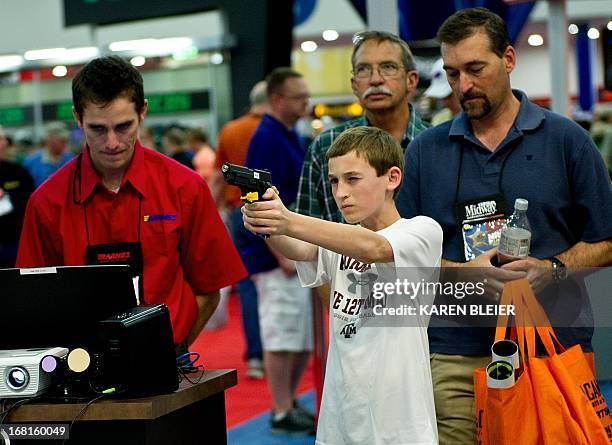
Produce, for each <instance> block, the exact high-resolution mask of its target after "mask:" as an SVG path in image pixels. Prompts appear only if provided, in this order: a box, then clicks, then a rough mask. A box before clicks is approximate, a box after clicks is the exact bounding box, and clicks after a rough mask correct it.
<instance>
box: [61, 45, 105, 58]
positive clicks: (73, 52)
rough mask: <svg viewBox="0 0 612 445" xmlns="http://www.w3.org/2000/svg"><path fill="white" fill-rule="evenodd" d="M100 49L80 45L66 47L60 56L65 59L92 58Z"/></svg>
mask: <svg viewBox="0 0 612 445" xmlns="http://www.w3.org/2000/svg"><path fill="white" fill-rule="evenodd" d="M99 53H100V51H99V50H98V48H96V47H95V46H82V47H80V48H68V49H67V50H66V51H64V54H63V55H62V58H66V59H75V60H76V59H81V60H82V59H92V58H94V57H96V56H97V55H98V54H99Z"/></svg>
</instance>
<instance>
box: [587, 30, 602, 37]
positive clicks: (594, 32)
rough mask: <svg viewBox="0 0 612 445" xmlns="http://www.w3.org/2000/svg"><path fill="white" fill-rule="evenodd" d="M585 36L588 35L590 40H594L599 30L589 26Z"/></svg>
mask: <svg viewBox="0 0 612 445" xmlns="http://www.w3.org/2000/svg"><path fill="white" fill-rule="evenodd" d="M587 36H588V37H589V39H591V40H595V39H598V38H599V30H598V29H597V28H590V29H589V30H588V31H587Z"/></svg>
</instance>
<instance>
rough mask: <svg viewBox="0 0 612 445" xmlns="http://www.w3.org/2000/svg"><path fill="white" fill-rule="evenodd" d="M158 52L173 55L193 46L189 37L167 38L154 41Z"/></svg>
mask: <svg viewBox="0 0 612 445" xmlns="http://www.w3.org/2000/svg"><path fill="white" fill-rule="evenodd" d="M155 44H156V46H157V47H158V50H159V51H160V52H167V53H173V52H175V51H180V50H182V49H185V48H189V47H190V46H192V45H193V40H192V39H190V38H189V37H169V38H167V39H156V42H155Z"/></svg>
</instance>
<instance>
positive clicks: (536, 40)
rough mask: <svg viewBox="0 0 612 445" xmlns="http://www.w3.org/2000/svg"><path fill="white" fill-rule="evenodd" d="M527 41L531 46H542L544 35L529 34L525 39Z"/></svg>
mask: <svg viewBox="0 0 612 445" xmlns="http://www.w3.org/2000/svg"><path fill="white" fill-rule="evenodd" d="M527 43H529V44H530V45H531V46H542V45H544V37H542V36H541V35H540V34H531V35H530V36H529V38H528V39H527Z"/></svg>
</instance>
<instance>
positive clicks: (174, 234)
mask: <svg viewBox="0 0 612 445" xmlns="http://www.w3.org/2000/svg"><path fill="white" fill-rule="evenodd" d="M88 153H89V151H88V148H87V147H86V148H85V150H84V155H83V156H82V157H79V158H77V159H74V160H72V161H71V162H70V163H68V164H67V165H66V166H65V167H64V168H62V169H61V170H60V171H58V172H57V173H56V174H55V175H54V176H52V177H51V178H50V179H49V180H48V181H47V182H45V183H44V184H43V185H42V186H41V187H39V188H38V189H37V190H36V191H35V192H34V193H33V194H32V196H31V198H30V200H29V202H28V206H27V210H26V216H25V221H24V225H23V230H22V233H21V241H20V244H19V252H18V255H17V267H41V266H61V265H82V264H86V257H85V249H86V247H87V234H86V229H85V217H84V213H83V211H84V206H83V205H82V204H78V202H82V201H84V202H85V204H86V206H85V208H86V211H87V220H88V225H89V243H90V244H91V245H94V244H104V243H114V242H136V241H138V225H139V223H140V226H141V228H140V230H141V234H140V241H141V242H142V250H143V258H144V272H143V279H144V301H145V302H146V303H148V304H154V303H165V304H166V305H168V308H169V309H170V315H171V319H172V327H173V331H174V342H175V343H180V342H181V341H183V340H184V339H185V338H187V335H188V334H189V331H190V329H191V327H192V326H193V323H194V322H195V320H196V317H197V304H196V300H195V297H194V294H195V295H200V294H204V293H208V292H214V291H216V290H218V289H221V288H222V287H225V286H227V285H230V284H232V283H235V282H236V281H239V280H240V279H242V278H243V277H245V276H246V271H245V270H244V266H243V265H242V262H241V261H240V257H239V256H238V253H237V252H236V249H235V248H234V245H233V244H232V241H231V240H230V238H229V235H228V233H227V230H226V229H225V226H224V225H223V222H222V221H221V218H220V217H219V213H218V212H217V209H216V206H215V202H214V200H213V199H212V196H211V194H210V191H209V189H208V186H207V185H206V183H205V182H204V180H202V178H201V177H200V176H199V175H198V174H197V173H195V172H194V171H192V170H189V169H187V168H186V167H184V166H182V165H180V164H179V163H177V162H175V161H173V160H171V159H170V158H168V157H166V156H164V155H162V154H159V153H157V152H155V151H153V150H150V149H148V148H144V147H142V146H141V145H140V142H136V146H135V150H134V156H133V157H132V161H131V163H130V165H129V166H128V169H127V170H126V172H125V174H124V176H123V179H122V182H121V187H120V189H119V191H118V193H113V192H111V191H109V190H108V189H106V187H104V186H103V185H102V182H101V179H100V177H99V176H98V174H97V173H96V171H95V170H94V169H93V166H92V164H91V161H90V158H89V155H88ZM79 160H80V162H81V181H79V180H78V176H77V178H76V179H75V170H76V166H77V162H79ZM79 182H80V184H79ZM75 195H76V196H75ZM139 197H142V209H141V212H140V213H141V214H140V215H139V214H138V206H139ZM75 201H76V202H75ZM139 220H140V221H139Z"/></svg>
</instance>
